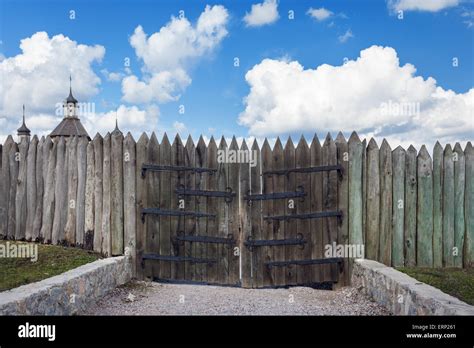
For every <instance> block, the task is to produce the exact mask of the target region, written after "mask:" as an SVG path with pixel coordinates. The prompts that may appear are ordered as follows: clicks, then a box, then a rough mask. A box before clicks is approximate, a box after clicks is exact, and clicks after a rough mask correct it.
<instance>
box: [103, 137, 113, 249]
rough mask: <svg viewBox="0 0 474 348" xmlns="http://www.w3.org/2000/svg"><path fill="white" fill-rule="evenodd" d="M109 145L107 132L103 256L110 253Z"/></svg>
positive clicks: (105, 139)
mask: <svg viewBox="0 0 474 348" xmlns="http://www.w3.org/2000/svg"><path fill="white" fill-rule="evenodd" d="M110 147H111V136H110V133H107V134H106V135H105V137H104V140H103V144H102V149H103V155H102V227H101V234H102V246H101V253H102V254H103V255H105V256H111V255H112V246H111V243H110V242H111V241H110V233H111V221H110V218H111V216H110V209H111V206H110V204H111V196H110V195H111V185H110V176H111V175H112V171H111V165H110Z"/></svg>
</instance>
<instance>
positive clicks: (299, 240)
mask: <svg viewBox="0 0 474 348" xmlns="http://www.w3.org/2000/svg"><path fill="white" fill-rule="evenodd" d="M306 243H307V241H306V240H305V239H303V235H302V234H301V233H298V235H297V236H296V238H288V239H253V238H252V237H251V236H248V237H247V240H246V241H245V242H244V245H245V246H246V247H247V248H248V249H249V250H250V251H252V250H253V248H255V247H263V246H277V245H299V246H300V247H301V249H303V248H304V246H305V244H306Z"/></svg>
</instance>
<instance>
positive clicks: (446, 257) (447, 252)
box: [443, 144, 455, 267]
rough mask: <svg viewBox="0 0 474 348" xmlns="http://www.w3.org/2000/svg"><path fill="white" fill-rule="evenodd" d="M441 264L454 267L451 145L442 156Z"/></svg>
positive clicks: (453, 196)
mask: <svg viewBox="0 0 474 348" xmlns="http://www.w3.org/2000/svg"><path fill="white" fill-rule="evenodd" d="M443 167H444V174H443V266H445V267H454V255H453V251H454V249H453V248H454V198H455V194H454V161H453V150H452V148H451V145H449V144H447V145H446V147H445V149H444V158H443Z"/></svg>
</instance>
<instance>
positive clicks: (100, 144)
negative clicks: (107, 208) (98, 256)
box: [92, 133, 104, 252]
mask: <svg viewBox="0 0 474 348" xmlns="http://www.w3.org/2000/svg"><path fill="white" fill-rule="evenodd" d="M92 143H93V144H94V213H95V215H94V251H95V252H101V251H102V239H103V236H102V214H103V212H102V206H103V203H104V202H103V201H104V198H103V188H104V187H103V186H104V184H103V176H104V171H103V168H104V139H103V138H102V136H101V135H100V134H99V133H97V134H96V136H95V137H94V140H93V141H92Z"/></svg>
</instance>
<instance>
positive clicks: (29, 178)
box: [25, 135, 38, 241]
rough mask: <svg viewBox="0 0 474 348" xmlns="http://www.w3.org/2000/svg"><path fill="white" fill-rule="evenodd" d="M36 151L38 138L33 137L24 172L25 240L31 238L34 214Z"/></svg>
mask: <svg viewBox="0 0 474 348" xmlns="http://www.w3.org/2000/svg"><path fill="white" fill-rule="evenodd" d="M37 150H38V137H37V136H36V135H35V136H34V137H33V138H32V139H31V142H30V144H29V147H28V155H27V160H26V162H27V170H26V226H25V239H26V240H27V241H31V240H34V238H33V223H34V221H35V213H36V194H37V190H36V151H37Z"/></svg>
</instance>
